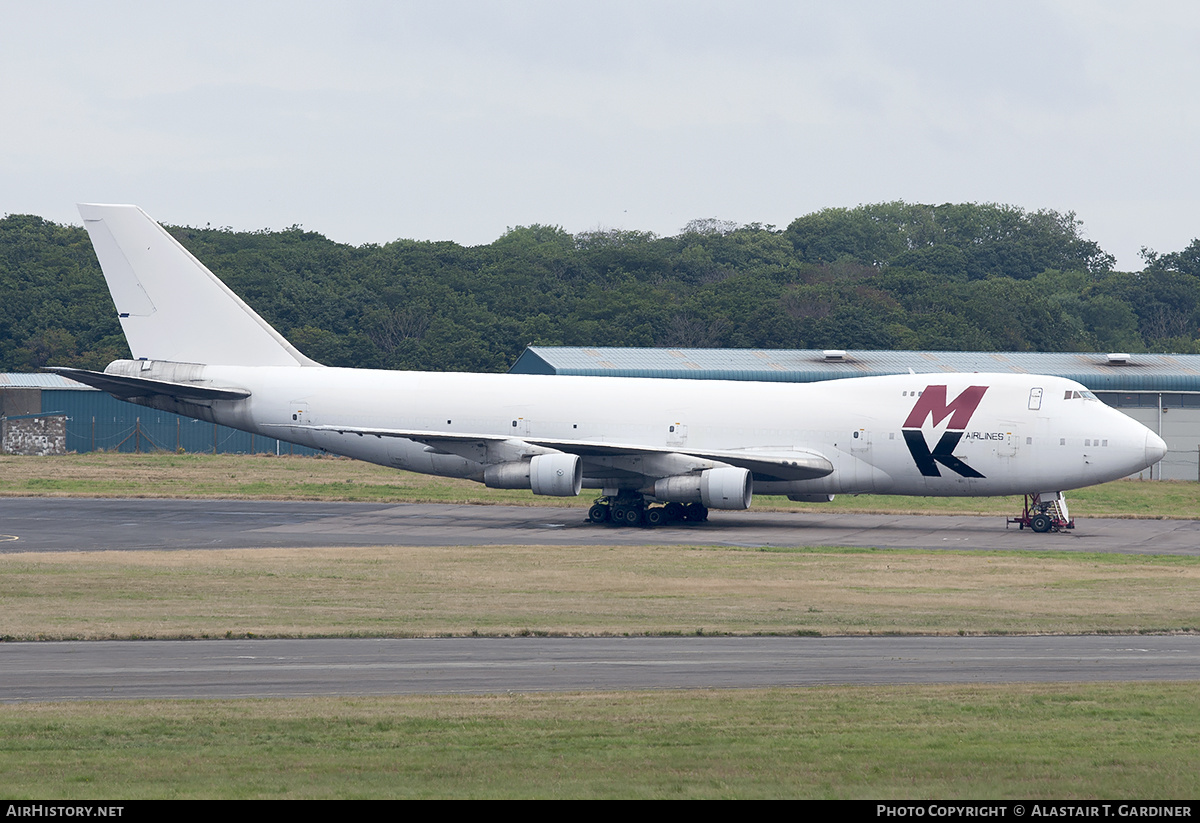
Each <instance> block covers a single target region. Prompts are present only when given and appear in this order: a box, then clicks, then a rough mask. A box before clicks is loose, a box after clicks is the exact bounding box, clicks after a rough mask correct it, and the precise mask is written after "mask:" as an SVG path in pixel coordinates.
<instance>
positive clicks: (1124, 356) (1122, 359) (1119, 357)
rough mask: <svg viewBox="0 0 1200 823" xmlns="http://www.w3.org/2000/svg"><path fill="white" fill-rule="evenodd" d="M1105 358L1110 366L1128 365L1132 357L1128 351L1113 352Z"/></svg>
mask: <svg viewBox="0 0 1200 823" xmlns="http://www.w3.org/2000/svg"><path fill="white" fill-rule="evenodd" d="M1104 359H1105V361H1106V362H1107V363H1108V365H1110V366H1128V365H1129V360H1130V357H1129V353H1128V352H1112V353H1110V354H1108V355H1106V356H1105V358H1104Z"/></svg>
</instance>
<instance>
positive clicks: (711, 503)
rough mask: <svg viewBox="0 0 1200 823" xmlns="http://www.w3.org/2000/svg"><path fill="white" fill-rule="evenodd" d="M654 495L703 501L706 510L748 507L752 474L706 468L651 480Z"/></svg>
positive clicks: (731, 469) (744, 471)
mask: <svg viewBox="0 0 1200 823" xmlns="http://www.w3.org/2000/svg"><path fill="white" fill-rule="evenodd" d="M654 496H655V497H656V498H657V499H659V500H664V501H666V502H668V503H703V504H704V505H705V506H707V507H708V508H710V509H748V508H750V499H751V498H752V497H753V496H754V477H753V476H752V475H751V474H750V472H749V471H748V470H747V469H738V468H733V467H727V468H722V469H708V470H707V471H703V472H701V473H700V474H698V475H697V474H683V475H676V476H674V477H663V478H661V479H659V480H656V481H654Z"/></svg>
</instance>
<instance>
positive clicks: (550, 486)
mask: <svg viewBox="0 0 1200 823" xmlns="http://www.w3.org/2000/svg"><path fill="white" fill-rule="evenodd" d="M483 484H484V485H485V486H487V487H488V488H489V489H529V490H531V491H532V492H533V493H534V494H543V495H550V496H553V497H574V496H576V495H578V494H579V489H580V487H581V486H582V485H583V460H581V459H580V457H579V455H577V454H539V455H535V456H534V457H533V458H532V459H530V460H520V461H514V462H512V463H494V464H493V465H491V466H488V467H487V468H485V469H484V470H483Z"/></svg>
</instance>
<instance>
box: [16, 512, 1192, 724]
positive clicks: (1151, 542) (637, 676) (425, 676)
mask: <svg viewBox="0 0 1200 823" xmlns="http://www.w3.org/2000/svg"><path fill="white" fill-rule="evenodd" d="M505 544H512V545H580V546H595V545H614V544H616V545H677V544H691V545H695V544H704V545H755V546H822V545H833V546H862V547H877V548H926V549H957V550H964V549H966V550H971V549H976V550H997V549H999V550H1046V549H1052V550H1061V551H1088V552H1121V553H1137V554H1178V555H1197V554H1200V521H1192V520H1109V519H1097V520H1085V521H1081V522H1080V523H1079V525H1078V527H1077V528H1076V529H1075V530H1074V531H1072V532H1064V533H1059V534H1048V535H1042V534H1034V533H1032V532H1030V531H1028V530H1020V529H1016V528H1005V521H1004V518H1003V517H971V516H907V515H847V514H836V513H813V512H792V513H775V512H756V511H749V512H714V513H713V515H712V517H711V518H710V520H709V521H708V522H707V523H702V524H678V525H674V526H669V527H664V528H659V529H631V528H610V527H604V526H595V525H591V524H589V523H587V522H586V520H585V513H584V511H583V510H582V509H553V508H534V507H519V506H460V505H433V504H375V503H303V502H270V501H229V500H146V499H139V500H120V499H105V500H97V499H77V498H7V499H0V553H11V552H29V551H75V550H91V551H97V550H112V551H138V550H151V549H165V550H178V549H220V548H260V547H276V546H279V547H305V546H312V547H317V546H379V545H397V546H459V545H461V546H467V545H505ZM1093 680H1186V681H1196V680H1200V637H1196V636H1191V635H1184V636H1170V637H1167V636H1155V637H1112V636H1103V637H1098V636H1087V637H980V638H969V637H925V638H921V637H840V638H838V637H834V638H810V637H793V638H775V637H771V638H763V637H737V638H683V637H673V638H481V639H475V638H455V639H423V640H411V639H410V640H388V639H372V640H362V639H323V640H218V641H186V642H181V641H163V642H157V641H132V642H112V641H104V642H83V643H59V642H56V643H0V700H3V701H29V700H71V699H104V698H137V697H142V698H148V697H155V698H181V697H207V698H214V697H219V698H232V697H271V696H300V695H352V694H404V693H460V692H461V693H496V692H505V691H574V690H581V689H661V688H749V687H760V686H805V685H819V684H879V683H934V682H937V683H972V682H980V683H983V682H995V683H999V682H1015V681H1076V682H1079V681H1093Z"/></svg>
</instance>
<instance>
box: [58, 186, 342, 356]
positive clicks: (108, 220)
mask: <svg viewBox="0 0 1200 823" xmlns="http://www.w3.org/2000/svg"><path fill="white" fill-rule="evenodd" d="M79 213H80V215H82V216H83V225H84V228H86V229H87V231H88V235H89V236H90V237H91V239H92V246H93V247H94V248H95V249H96V256H97V257H98V258H99V259H100V268H101V269H103V270H104V279H105V280H106V281H107V282H108V290H109V293H111V294H112V298H113V302H114V303H115V304H116V306H117V313H118V314H119V315H120V318H121V329H122V330H123V331H124V332H125V339H126V340H128V341H129V349H130V351H131V352H132V353H133V356H134V358H136V359H139V360H141V359H145V360H169V361H174V362H177V363H203V364H206V365H238V366H316V365H319V364H318V363H316V362H315V361H313V360H310V359H308V358H307V357H305V356H304V355H303V354H301V353H300V352H299V351H298V350H297V349H296V347H295V346H293V345H292V344H291V343H289V342H288V341H287V340H285V339H284V337H283V335H281V334H280V333H279V332H277V331H275V329H273V328H271V326H270V324H268V323H267V322H266V321H265V320H263V319H262V318H261V317H259V316H258V315H257V314H255V313H254V310H253V309H251V308H250V307H249V306H247V305H246V304H245V303H244V302H242V299H241V298H240V297H238V296H237V295H236V294H234V293H233V292H232V291H230V289H229V287H228V286H226V285H225V284H224V283H222V282H221V281H220V280H219V279H217V276H216V275H215V274H213V273H212V272H211V271H209V270H208V269H207V268H206V267H205V266H204V264H203V263H201V262H200V261H199V260H197V259H196V258H195V257H193V256H192V254H191V253H190V252H189V251H188V250H187V249H185V248H184V247H183V246H181V245H180V244H179V243H178V242H177V241H176V240H175V238H174V237H172V236H171V235H169V234H168V233H167V232H166V230H164V229H163V227H162V226H160V225H158V223H155V222H154V221H153V220H152V219H150V216H149V215H147V214H146V213H145V212H144V211H142V210H141V209H139V208H138V207H137V206H108V205H95V204H82V203H81V204H80V205H79Z"/></svg>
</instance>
